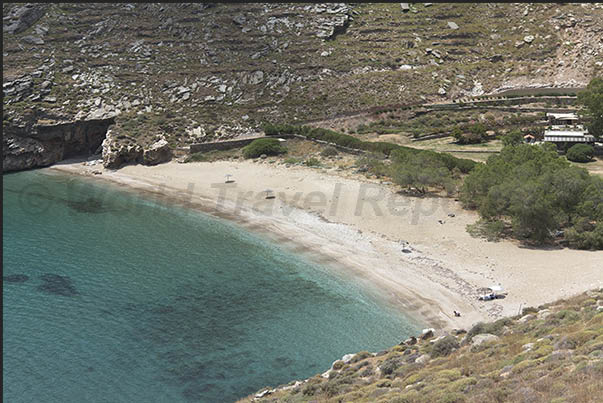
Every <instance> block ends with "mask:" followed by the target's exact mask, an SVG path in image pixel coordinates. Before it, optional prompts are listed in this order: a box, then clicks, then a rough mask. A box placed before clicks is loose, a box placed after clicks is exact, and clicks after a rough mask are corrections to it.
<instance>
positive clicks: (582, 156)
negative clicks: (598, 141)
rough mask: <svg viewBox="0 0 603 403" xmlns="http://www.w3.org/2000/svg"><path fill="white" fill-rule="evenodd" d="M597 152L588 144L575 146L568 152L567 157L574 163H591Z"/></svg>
mask: <svg viewBox="0 0 603 403" xmlns="http://www.w3.org/2000/svg"><path fill="white" fill-rule="evenodd" d="M594 155H595V150H594V149H593V148H592V146H589V145H588V144H574V145H573V146H571V147H570V149H569V150H567V154H566V157H567V159H568V160H570V161H573V162H589V161H590V160H592V159H593V156H594Z"/></svg>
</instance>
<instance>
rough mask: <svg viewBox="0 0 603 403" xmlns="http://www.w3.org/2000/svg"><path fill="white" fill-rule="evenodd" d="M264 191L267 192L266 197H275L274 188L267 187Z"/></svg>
mask: <svg viewBox="0 0 603 403" xmlns="http://www.w3.org/2000/svg"><path fill="white" fill-rule="evenodd" d="M264 193H266V199H274V197H275V196H274V191H273V190H272V189H266V190H264Z"/></svg>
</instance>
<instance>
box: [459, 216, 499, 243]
mask: <svg viewBox="0 0 603 403" xmlns="http://www.w3.org/2000/svg"><path fill="white" fill-rule="evenodd" d="M504 229H505V224H504V223H503V222H502V221H499V220H493V221H488V220H479V221H477V222H476V223H474V224H467V232H468V233H469V234H470V235H471V236H472V237H475V238H486V239H487V240H488V241H491V242H492V241H494V242H496V241H498V240H499V239H500V238H501V237H502V234H503V231H504Z"/></svg>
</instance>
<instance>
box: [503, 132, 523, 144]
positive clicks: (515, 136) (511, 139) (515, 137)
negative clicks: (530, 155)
mask: <svg viewBox="0 0 603 403" xmlns="http://www.w3.org/2000/svg"><path fill="white" fill-rule="evenodd" d="M522 142H523V135H522V134H521V131H520V130H519V129H515V130H511V131H510V132H509V133H508V134H506V135H504V136H503V138H502V143H503V146H505V147H506V146H515V145H517V144H521V143H522Z"/></svg>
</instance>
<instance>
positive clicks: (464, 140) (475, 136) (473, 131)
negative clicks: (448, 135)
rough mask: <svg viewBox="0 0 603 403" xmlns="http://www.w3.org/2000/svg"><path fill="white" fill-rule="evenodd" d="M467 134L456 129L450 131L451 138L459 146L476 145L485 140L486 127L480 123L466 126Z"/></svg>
mask: <svg viewBox="0 0 603 403" xmlns="http://www.w3.org/2000/svg"><path fill="white" fill-rule="evenodd" d="M467 129H468V133H463V130H461V129H460V128H458V127H456V128H455V129H454V130H453V131H452V136H453V137H454V138H455V139H456V141H457V142H458V143H459V144H477V143H481V142H483V141H484V140H485V139H486V127H485V126H484V125H483V124H481V123H475V124H473V125H470V126H468V128H467Z"/></svg>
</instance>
